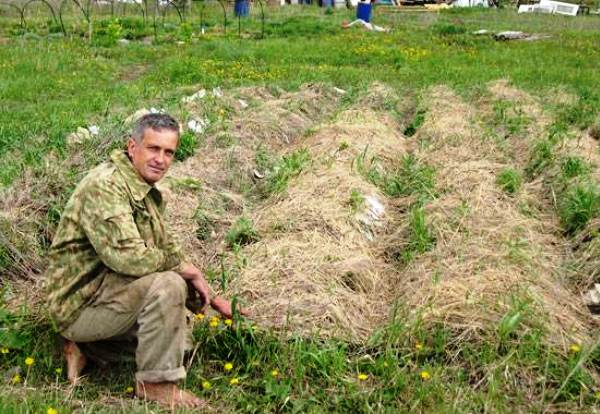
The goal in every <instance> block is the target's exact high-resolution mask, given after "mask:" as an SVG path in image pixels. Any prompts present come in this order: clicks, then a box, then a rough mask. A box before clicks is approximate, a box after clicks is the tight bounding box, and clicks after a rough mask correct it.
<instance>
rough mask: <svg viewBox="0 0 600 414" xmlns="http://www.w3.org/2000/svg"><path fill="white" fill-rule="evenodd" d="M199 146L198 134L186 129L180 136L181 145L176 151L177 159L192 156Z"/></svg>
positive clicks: (181, 159) (180, 159)
mask: <svg viewBox="0 0 600 414" xmlns="http://www.w3.org/2000/svg"><path fill="white" fill-rule="evenodd" d="M197 146H198V139H197V138H196V134H194V133H193V132H191V131H186V132H184V133H183V134H181V136H180V137H179V145H178V146H177V151H175V159H177V160H178V161H183V160H185V159H186V158H189V157H191V156H192V155H194V153H195V152H196V147H197Z"/></svg>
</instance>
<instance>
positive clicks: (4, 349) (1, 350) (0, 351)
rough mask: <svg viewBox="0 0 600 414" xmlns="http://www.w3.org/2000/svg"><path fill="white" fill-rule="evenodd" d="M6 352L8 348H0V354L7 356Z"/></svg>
mask: <svg viewBox="0 0 600 414" xmlns="http://www.w3.org/2000/svg"><path fill="white" fill-rule="evenodd" d="M8 352H9V351H8V348H2V349H0V353H3V354H8Z"/></svg>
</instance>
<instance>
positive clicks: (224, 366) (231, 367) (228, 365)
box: [223, 362, 233, 371]
mask: <svg viewBox="0 0 600 414" xmlns="http://www.w3.org/2000/svg"><path fill="white" fill-rule="evenodd" d="M223 369H224V370H225V371H231V370H232V369H233V364H232V363H231V362H227V363H225V365H223Z"/></svg>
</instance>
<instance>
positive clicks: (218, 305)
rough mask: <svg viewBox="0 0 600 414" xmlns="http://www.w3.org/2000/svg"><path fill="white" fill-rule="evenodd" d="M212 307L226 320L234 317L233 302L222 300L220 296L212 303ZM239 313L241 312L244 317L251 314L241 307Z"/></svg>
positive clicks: (213, 299)
mask: <svg viewBox="0 0 600 414" xmlns="http://www.w3.org/2000/svg"><path fill="white" fill-rule="evenodd" d="M210 306H212V308H213V309H214V310H216V311H217V312H219V313H220V314H221V315H223V316H224V317H225V318H229V319H230V318H232V317H233V309H232V308H231V302H229V301H228V300H227V299H225V298H222V297H220V296H215V297H214V298H212V300H211V301H210ZM238 311H239V312H240V314H241V315H244V316H248V315H249V314H250V312H248V311H247V310H246V309H243V308H242V307H241V306H240V307H238Z"/></svg>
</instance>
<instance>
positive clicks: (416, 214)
mask: <svg viewBox="0 0 600 414" xmlns="http://www.w3.org/2000/svg"><path fill="white" fill-rule="evenodd" d="M409 220H410V221H409V235H408V243H407V246H406V248H405V249H404V250H403V251H402V252H401V253H400V258H399V259H400V260H401V262H402V263H409V262H410V261H411V260H413V259H414V258H415V257H416V256H417V255H419V254H423V253H425V252H427V251H429V250H431V249H433V247H434V246H435V241H436V239H435V236H434V234H433V231H432V229H431V226H430V225H429V224H428V223H427V221H426V218H425V210H424V209H423V208H422V207H415V208H413V209H412V211H411V212H410V217H409Z"/></svg>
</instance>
